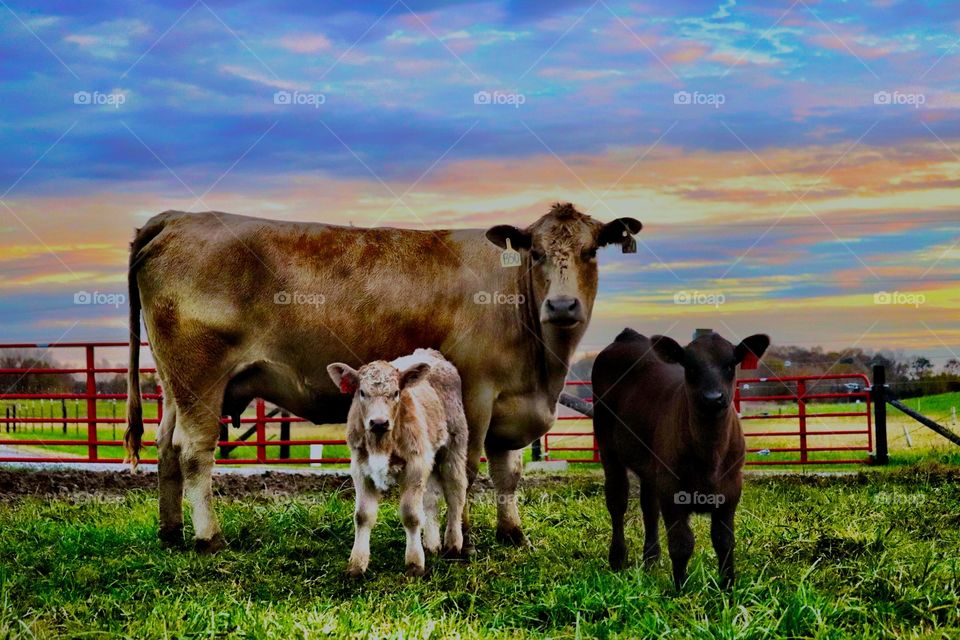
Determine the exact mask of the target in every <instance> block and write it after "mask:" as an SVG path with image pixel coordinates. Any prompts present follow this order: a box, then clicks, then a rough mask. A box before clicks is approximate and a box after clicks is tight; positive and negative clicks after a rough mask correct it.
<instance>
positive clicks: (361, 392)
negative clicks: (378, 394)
mask: <svg viewBox="0 0 960 640" xmlns="http://www.w3.org/2000/svg"><path fill="white" fill-rule="evenodd" d="M360 397H361V398H366V397H367V394H365V393H364V392H363V389H360Z"/></svg>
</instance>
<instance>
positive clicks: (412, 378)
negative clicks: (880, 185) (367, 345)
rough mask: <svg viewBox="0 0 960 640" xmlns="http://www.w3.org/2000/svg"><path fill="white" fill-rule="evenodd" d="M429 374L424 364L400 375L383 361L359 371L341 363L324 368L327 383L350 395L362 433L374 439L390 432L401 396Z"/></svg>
mask: <svg viewBox="0 0 960 640" xmlns="http://www.w3.org/2000/svg"><path fill="white" fill-rule="evenodd" d="M429 371H430V365H429V364H427V363H425V362H420V363H417V364H414V365H411V366H410V367H409V368H407V369H405V370H403V371H399V370H398V369H396V367H394V366H393V365H391V364H390V363H389V362H384V361H383V360H378V361H376V362H371V363H370V364H365V365H363V366H362V367H360V369H359V370H354V369H353V368H352V367H350V366H349V365H346V364H343V363H342V362H335V363H333V364H331V365H329V366H328V367H327V373H329V374H330V379H331V380H333V383H334V384H335V385H337V387H338V388H339V389H340V391H341V393H349V394H353V403H354V405H355V406H356V407H357V409H358V411H359V416H360V420H361V423H362V424H363V428H364V431H366V432H367V433H371V434H374V435H383V434H385V433H389V432H390V431H391V430H393V428H394V426H396V424H397V414H398V413H399V411H400V404H401V402H403V399H402V396H401V392H402V391H403V390H404V389H405V388H407V387H409V386H410V385H412V384H414V383H416V382H417V381H419V380H421V379H423V378H424V377H425V376H426V375H427V373H428V372H429Z"/></svg>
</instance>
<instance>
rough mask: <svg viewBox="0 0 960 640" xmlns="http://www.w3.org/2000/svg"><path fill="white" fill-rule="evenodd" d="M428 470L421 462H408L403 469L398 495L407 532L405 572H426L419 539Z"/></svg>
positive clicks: (401, 516)
mask: <svg viewBox="0 0 960 640" xmlns="http://www.w3.org/2000/svg"><path fill="white" fill-rule="evenodd" d="M428 475H429V470H427V469H424V468H423V466H422V465H421V464H417V463H412V462H408V463H407V468H406V469H405V470H404V477H403V488H402V494H401V495H400V520H401V521H402V522H403V529H404V531H406V533H407V550H406V553H405V554H404V561H405V562H406V565H407V574H408V575H411V576H422V575H424V574H426V572H427V568H426V561H425V558H424V554H423V542H422V541H421V539H420V536H421V527H422V526H423V520H424V513H423V493H424V490H425V489H426V483H427V477H428Z"/></svg>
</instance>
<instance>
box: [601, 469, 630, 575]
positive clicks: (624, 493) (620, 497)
mask: <svg viewBox="0 0 960 640" xmlns="http://www.w3.org/2000/svg"><path fill="white" fill-rule="evenodd" d="M603 475H604V479H605V481H604V494H605V495H606V498H607V511H609V512H610V522H611V524H612V525H613V534H612V536H611V538H610V555H609V560H610V568H611V569H613V570H614V571H619V570H621V569H622V568H623V565H624V563H625V562H626V561H627V541H626V539H625V538H624V535H623V520H624V515H625V514H626V512H627V499H628V496H629V493H630V479H629V478H628V477H627V468H626V467H625V466H623V465H622V464H621V463H620V461H619V460H617V459H616V458H613V459H607V457H604V458H603Z"/></svg>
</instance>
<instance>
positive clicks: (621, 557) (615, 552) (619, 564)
mask: <svg viewBox="0 0 960 640" xmlns="http://www.w3.org/2000/svg"><path fill="white" fill-rule="evenodd" d="M607 559H608V560H609V561H610V568H611V569H612V570H614V571H622V570H623V567H624V565H626V564H627V550H626V549H614V548H612V547H611V548H610V554H609V555H608V556H607Z"/></svg>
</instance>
